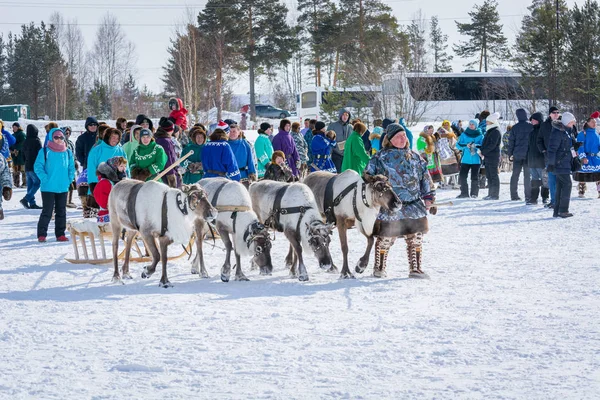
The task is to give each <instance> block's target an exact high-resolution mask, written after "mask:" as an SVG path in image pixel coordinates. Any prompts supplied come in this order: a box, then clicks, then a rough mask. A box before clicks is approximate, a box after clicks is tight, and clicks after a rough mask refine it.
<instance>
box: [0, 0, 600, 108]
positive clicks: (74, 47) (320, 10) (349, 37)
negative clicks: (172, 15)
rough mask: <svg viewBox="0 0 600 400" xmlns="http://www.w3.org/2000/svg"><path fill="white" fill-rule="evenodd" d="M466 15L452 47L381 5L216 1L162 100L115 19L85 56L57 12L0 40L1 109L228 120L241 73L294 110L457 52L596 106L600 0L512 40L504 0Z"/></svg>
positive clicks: (539, 22) (552, 15) (525, 26)
mask: <svg viewBox="0 0 600 400" xmlns="http://www.w3.org/2000/svg"><path fill="white" fill-rule="evenodd" d="M468 15H469V21H468V22H459V21H455V24H456V29H457V31H458V32H459V33H460V34H461V35H463V36H464V37H465V38H466V40H464V41H460V42H458V43H455V44H453V45H452V46H450V44H449V43H448V35H447V34H445V33H444V32H443V30H442V29H441V27H440V22H439V18H438V17H437V16H432V17H431V18H430V19H426V17H425V16H424V15H423V14H422V13H421V12H419V13H417V14H415V15H414V16H413V18H412V20H411V21H410V22H409V23H408V24H406V25H401V24H400V23H399V21H398V20H397V18H396V17H395V16H394V15H393V14H392V9H391V8H390V7H389V6H388V5H386V4H385V3H384V2H383V1H380V0H336V1H334V0H297V8H296V9H292V10H290V9H288V8H287V7H286V6H285V5H284V4H282V3H280V2H273V1H268V0H208V1H207V2H206V4H205V6H204V8H203V9H202V10H201V11H200V12H199V13H198V14H197V15H193V14H189V15H188V16H187V19H186V18H184V19H183V20H182V23H181V24H180V26H179V28H178V29H177V31H176V32H175V34H174V37H172V39H171V45H170V47H169V49H168V53H169V58H168V60H167V62H166V65H165V66H164V67H163V77H162V80H163V82H164V85H165V88H164V92H163V93H160V94H154V93H151V92H150V91H149V90H148V89H147V88H145V87H142V88H140V87H139V86H138V84H137V82H136V79H135V63H136V58H135V45H134V44H133V43H131V42H130V41H129V40H128V39H127V38H126V36H125V34H124V32H123V30H122V28H121V27H120V25H119V23H118V21H117V19H116V17H115V16H113V15H112V14H109V13H107V14H106V15H104V17H103V18H102V20H101V23H100V24H99V27H98V29H97V34H96V40H95V42H94V44H93V45H92V47H91V49H90V50H89V51H86V50H85V48H84V44H83V35H82V33H81V28H80V27H79V26H78V25H77V21H75V20H72V21H65V20H64V19H63V18H62V16H61V15H60V14H58V13H55V14H53V15H52V17H51V18H50V20H49V21H48V22H47V23H41V24H40V25H39V26H36V25H34V24H33V23H31V24H29V25H23V26H22V27H21V31H20V32H19V33H15V34H13V33H10V34H9V35H7V37H0V103H3V104H6V103H26V104H29V105H30V106H31V111H32V115H33V116H34V117H42V116H45V115H47V116H49V117H50V118H53V119H63V118H77V119H79V118H84V117H85V116H87V115H97V116H99V117H100V118H110V117H112V118H115V117H117V116H120V115H130V114H134V113H139V112H143V113H146V114H148V115H156V112H158V110H155V107H156V106H155V105H157V104H160V103H161V102H164V100H165V99H166V98H167V97H168V96H170V95H177V96H179V97H181V98H183V100H184V102H185V104H186V106H187V107H188V108H189V109H190V110H197V111H207V110H209V109H211V108H216V109H217V117H218V118H220V117H221V112H222V111H223V110H224V109H228V108H231V107H233V106H234V105H233V104H232V101H231V100H232V94H233V89H234V88H233V87H232V83H233V82H234V81H235V80H236V79H237V78H238V77H239V75H240V74H241V73H246V74H247V76H248V79H249V88H250V93H249V94H250V102H251V104H252V105H254V104H255V103H256V88H255V84H256V82H257V81H259V80H261V79H263V82H265V80H266V82H267V83H268V85H269V89H270V92H272V94H273V100H274V101H275V103H276V104H275V105H276V106H282V107H286V108H293V106H294V104H295V93H297V92H298V91H299V90H300V89H301V88H302V86H306V85H309V84H312V85H315V86H337V87H349V86H361V85H368V86H375V85H380V84H381V82H382V78H383V76H384V75H385V74H387V73H391V72H397V71H404V72H423V73H425V72H451V71H452V67H451V61H452V57H453V56H454V57H458V58H461V59H464V60H465V64H464V65H465V67H466V68H470V69H475V70H478V71H489V70H491V69H492V68H495V67H507V68H512V69H514V70H517V71H519V72H520V73H521V74H522V75H523V77H524V80H523V81H524V82H525V85H528V84H529V87H528V88H526V89H527V90H530V91H531V92H532V94H533V93H534V92H535V97H537V98H546V99H548V100H549V101H550V102H551V103H553V104H563V105H564V106H566V107H569V108H572V109H573V110H574V111H575V113H576V114H578V115H586V114H588V113H589V112H590V110H592V111H593V110H595V109H597V108H598V103H599V102H600V99H599V98H598V96H600V90H598V89H599V88H600V67H599V66H600V62H599V61H600V60H599V58H600V8H599V7H598V2H597V1H596V0H587V1H586V2H585V3H583V4H582V5H574V6H573V7H568V6H567V4H566V2H565V0H558V1H556V0H533V1H532V4H531V5H530V6H529V8H528V13H527V15H525V16H524V17H523V20H522V24H521V28H520V30H519V32H518V34H517V37H516V40H515V42H514V43H513V44H509V42H508V40H507V38H506V36H505V35H504V33H503V29H504V27H503V25H502V23H501V16H500V14H499V12H498V3H497V1H496V0H483V1H482V2H481V3H480V4H476V5H475V6H474V7H473V9H472V10H471V11H470V12H469V13H468ZM450 48H451V50H452V51H450ZM95 54H102V55H103V56H102V57H95V56H94V55H95ZM528 82H529V83H528ZM253 111H254V110H252V114H254V112H253Z"/></svg>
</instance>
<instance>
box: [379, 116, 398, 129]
mask: <svg viewBox="0 0 600 400" xmlns="http://www.w3.org/2000/svg"><path fill="white" fill-rule="evenodd" d="M394 121H395V120H393V119H390V118H384V119H383V121H382V122H381V127H382V128H383V129H387V127H388V125H389V124H393V123H394Z"/></svg>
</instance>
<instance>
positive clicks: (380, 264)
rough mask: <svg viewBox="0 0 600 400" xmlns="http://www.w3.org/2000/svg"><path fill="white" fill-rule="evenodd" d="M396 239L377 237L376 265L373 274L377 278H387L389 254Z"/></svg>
mask: <svg viewBox="0 0 600 400" xmlns="http://www.w3.org/2000/svg"><path fill="white" fill-rule="evenodd" d="M395 241H396V238H393V237H377V240H376V242H375V265H374V266H373V276H374V277H376V278H385V277H386V276H387V273H386V271H385V268H386V266H387V256H388V253H389V251H390V248H391V247H392V245H393V244H394V242H395Z"/></svg>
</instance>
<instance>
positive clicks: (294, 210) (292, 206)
mask: <svg viewBox="0 0 600 400" xmlns="http://www.w3.org/2000/svg"><path fill="white" fill-rule="evenodd" d="M250 197H251V198H252V208H253V209H254V211H255V212H256V214H257V215H258V218H259V219H260V220H261V222H263V223H264V224H265V225H267V226H269V227H272V228H273V229H276V230H278V231H279V232H283V233H284V234H285V237H286V238H287V239H288V240H289V242H290V251H289V253H288V257H286V264H287V265H288V266H289V267H290V276H292V277H297V278H298V279H299V280H301V281H307V280H308V272H307V271H306V266H305V265H304V260H303V258H302V248H305V249H310V250H312V252H313V253H314V254H315V256H316V257H317V259H318V261H319V266H320V267H321V268H323V269H327V270H329V269H330V268H331V264H332V263H331V254H330V253H329V243H330V241H331V238H330V237H329V236H330V235H331V232H332V229H333V227H332V225H328V224H325V223H323V220H322V219H321V214H320V213H319V209H318V207H317V204H316V203H315V197H314V196H313V194H312V192H311V191H310V189H309V188H308V186H306V185H305V184H303V183H282V182H275V181H261V182H257V183H253V184H252V185H250Z"/></svg>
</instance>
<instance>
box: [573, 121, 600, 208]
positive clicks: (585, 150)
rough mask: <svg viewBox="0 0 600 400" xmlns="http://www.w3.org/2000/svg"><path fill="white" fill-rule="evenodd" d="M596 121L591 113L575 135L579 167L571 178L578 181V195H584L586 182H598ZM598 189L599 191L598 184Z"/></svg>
mask: <svg viewBox="0 0 600 400" xmlns="http://www.w3.org/2000/svg"><path fill="white" fill-rule="evenodd" d="M596 113H597V112H596ZM599 116H600V115H599ZM597 123H598V122H597V121H596V119H595V118H594V114H592V116H591V117H590V118H588V120H587V121H586V123H585V125H584V126H583V130H582V131H581V132H579V134H578V135H577V143H579V148H578V149H577V155H578V157H579V159H580V160H581V168H579V170H577V171H575V172H574V173H573V180H574V181H576V182H579V188H578V189H579V190H578V191H579V197H584V196H585V189H586V182H598V183H599V184H600V154H599V153H600V136H598V133H597V131H596V128H597ZM598 189H599V190H598V192H599V193H600V185H599V186H598ZM598 197H600V194H599V196H598Z"/></svg>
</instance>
